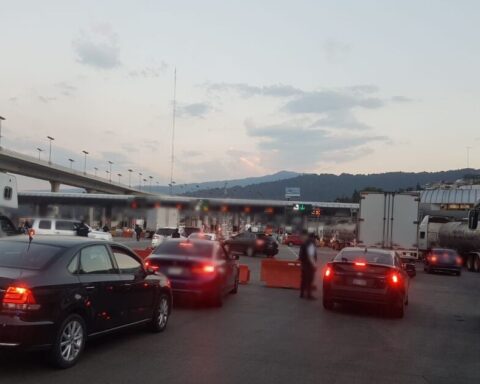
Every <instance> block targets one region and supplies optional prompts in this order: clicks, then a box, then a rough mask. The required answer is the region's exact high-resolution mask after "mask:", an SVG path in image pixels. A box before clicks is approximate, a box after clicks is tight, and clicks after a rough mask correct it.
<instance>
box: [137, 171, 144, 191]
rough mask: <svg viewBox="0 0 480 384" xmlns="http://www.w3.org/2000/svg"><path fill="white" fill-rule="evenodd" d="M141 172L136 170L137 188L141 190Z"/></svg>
mask: <svg viewBox="0 0 480 384" xmlns="http://www.w3.org/2000/svg"><path fill="white" fill-rule="evenodd" d="M142 176H143V175H142V172H138V188H139V189H140V190H142Z"/></svg>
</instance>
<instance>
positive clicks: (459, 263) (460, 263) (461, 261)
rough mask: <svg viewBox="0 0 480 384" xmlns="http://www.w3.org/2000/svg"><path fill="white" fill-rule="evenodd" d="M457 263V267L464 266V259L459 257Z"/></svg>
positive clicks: (456, 259)
mask: <svg viewBox="0 0 480 384" xmlns="http://www.w3.org/2000/svg"><path fill="white" fill-rule="evenodd" d="M455 261H456V263H457V265H462V264H463V260H462V258H461V257H460V256H457V257H456V258H455Z"/></svg>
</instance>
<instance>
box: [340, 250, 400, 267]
mask: <svg viewBox="0 0 480 384" xmlns="http://www.w3.org/2000/svg"><path fill="white" fill-rule="evenodd" d="M334 261H347V262H352V263H357V262H359V263H367V264H382V265H390V266H391V265H393V257H392V255H389V254H387V253H382V252H375V251H367V252H356V251H344V252H340V253H339V254H338V255H337V256H335V259H334Z"/></svg>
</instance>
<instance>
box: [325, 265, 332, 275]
mask: <svg viewBox="0 0 480 384" xmlns="http://www.w3.org/2000/svg"><path fill="white" fill-rule="evenodd" d="M330 276H332V268H330V267H327V269H325V277H326V278H329V277H330Z"/></svg>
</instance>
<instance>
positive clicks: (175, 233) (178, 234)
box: [172, 228, 180, 239]
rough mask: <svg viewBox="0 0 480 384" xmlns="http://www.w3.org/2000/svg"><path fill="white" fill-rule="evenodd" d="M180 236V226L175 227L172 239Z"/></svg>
mask: <svg viewBox="0 0 480 384" xmlns="http://www.w3.org/2000/svg"><path fill="white" fill-rule="evenodd" d="M179 238H180V231H179V230H178V228H175V230H174V231H173V233H172V239H179Z"/></svg>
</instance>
